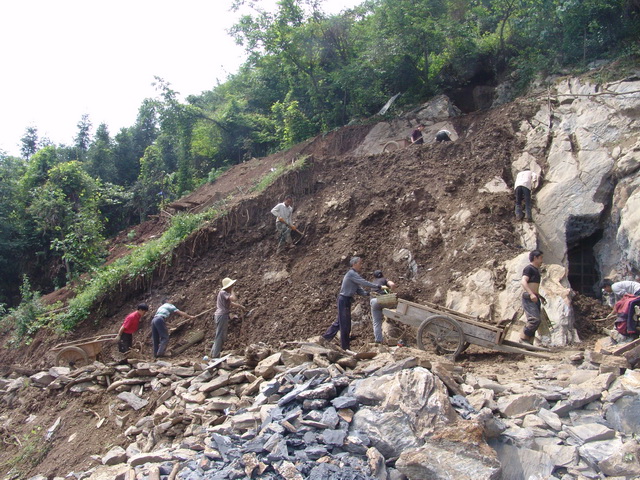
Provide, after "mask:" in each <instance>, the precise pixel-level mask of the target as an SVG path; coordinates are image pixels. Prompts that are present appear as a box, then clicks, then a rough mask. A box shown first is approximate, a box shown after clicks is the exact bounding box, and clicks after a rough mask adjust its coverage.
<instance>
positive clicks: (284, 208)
mask: <svg viewBox="0 0 640 480" xmlns="http://www.w3.org/2000/svg"><path fill="white" fill-rule="evenodd" d="M271 213H272V214H273V215H275V217H276V232H277V233H278V248H277V249H276V253H280V249H281V248H282V245H283V244H286V245H287V246H288V247H291V246H292V243H291V228H292V227H291V226H292V225H293V197H292V196H291V195H287V196H286V197H284V202H281V203H279V204H277V205H276V206H275V207H273V208H272V209H271Z"/></svg>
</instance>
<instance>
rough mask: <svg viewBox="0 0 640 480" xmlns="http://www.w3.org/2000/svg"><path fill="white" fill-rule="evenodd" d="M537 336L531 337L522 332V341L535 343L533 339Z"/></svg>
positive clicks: (530, 343)
mask: <svg viewBox="0 0 640 480" xmlns="http://www.w3.org/2000/svg"><path fill="white" fill-rule="evenodd" d="M534 338H535V337H530V336H529V335H526V334H524V333H522V334H520V343H528V344H529V345H533V339H534Z"/></svg>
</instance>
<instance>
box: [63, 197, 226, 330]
mask: <svg viewBox="0 0 640 480" xmlns="http://www.w3.org/2000/svg"><path fill="white" fill-rule="evenodd" d="M218 215H219V212H218V211H217V210H215V209H209V210H207V211H205V212H202V213H199V214H194V215H189V214H180V215H176V216H175V217H173V218H172V219H171V226H170V227H169V228H168V229H167V231H165V232H164V234H163V235H162V236H161V237H160V238H158V239H156V240H152V241H150V242H147V243H146V244H144V245H141V246H139V247H134V248H133V249H132V250H131V253H130V254H129V255H127V256H126V257H122V258H120V259H118V260H116V261H115V262H113V263H111V264H109V265H103V266H102V267H100V268H98V269H96V270H95V271H94V272H93V274H92V275H91V278H90V279H88V280H87V282H86V284H84V285H82V286H81V288H79V291H78V294H77V295H76V296H75V297H74V298H73V299H71V300H70V301H69V308H68V310H67V311H66V312H64V313H61V314H59V315H57V316H56V318H55V323H56V325H58V326H59V327H60V328H61V329H62V330H63V331H70V330H72V329H73V328H74V327H75V326H76V325H78V324H80V323H81V322H83V321H84V320H85V319H86V318H87V316H88V315H89V313H90V312H91V311H92V310H94V309H95V308H96V307H97V306H98V305H99V304H100V303H102V302H104V301H107V299H108V296H109V294H110V293H111V292H113V291H115V290H116V289H119V288H122V287H125V286H126V285H129V284H131V283H134V282H136V281H140V280H142V281H143V280H144V279H146V278H150V277H151V275H152V274H153V272H154V270H155V269H156V268H158V266H159V265H161V264H167V265H168V264H170V263H171V258H172V253H173V250H174V249H175V248H176V247H177V246H178V245H180V243H182V242H183V241H184V240H185V239H186V238H187V237H188V236H189V235H190V234H192V233H193V232H194V231H196V230H197V229H198V228H201V227H202V226H203V225H204V224H205V223H206V222H208V221H209V220H211V219H212V218H214V217H216V216H218Z"/></svg>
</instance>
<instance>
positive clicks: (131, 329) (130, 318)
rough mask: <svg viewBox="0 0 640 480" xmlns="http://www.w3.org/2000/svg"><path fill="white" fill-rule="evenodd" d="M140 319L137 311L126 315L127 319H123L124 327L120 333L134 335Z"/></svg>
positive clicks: (140, 316)
mask: <svg viewBox="0 0 640 480" xmlns="http://www.w3.org/2000/svg"><path fill="white" fill-rule="evenodd" d="M141 318H142V315H140V312H138V311H137V310H136V311H135V312H132V313H130V314H129V315H127V318H125V319H124V323H123V324H122V326H123V327H124V330H122V331H123V332H124V333H136V332H137V331H138V325H139V324H140V319H141Z"/></svg>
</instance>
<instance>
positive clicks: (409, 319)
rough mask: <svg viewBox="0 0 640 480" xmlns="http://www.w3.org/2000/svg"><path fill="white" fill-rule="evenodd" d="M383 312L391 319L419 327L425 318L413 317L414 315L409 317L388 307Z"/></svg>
mask: <svg viewBox="0 0 640 480" xmlns="http://www.w3.org/2000/svg"><path fill="white" fill-rule="evenodd" d="M382 314H383V315H384V316H385V317H387V318H389V319H391V320H396V321H398V322H400V323H404V324H405V325H409V326H411V327H415V328H418V327H419V326H420V324H421V323H422V320H423V319H421V318H413V317H408V316H407V315H401V314H398V313H396V312H394V311H393V310H389V309H387V308H385V309H383V310H382Z"/></svg>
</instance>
